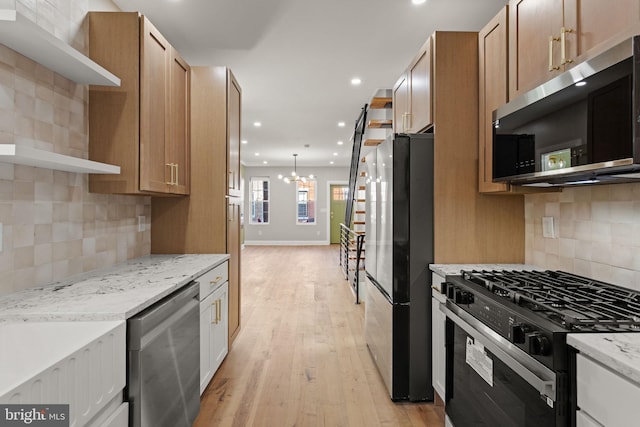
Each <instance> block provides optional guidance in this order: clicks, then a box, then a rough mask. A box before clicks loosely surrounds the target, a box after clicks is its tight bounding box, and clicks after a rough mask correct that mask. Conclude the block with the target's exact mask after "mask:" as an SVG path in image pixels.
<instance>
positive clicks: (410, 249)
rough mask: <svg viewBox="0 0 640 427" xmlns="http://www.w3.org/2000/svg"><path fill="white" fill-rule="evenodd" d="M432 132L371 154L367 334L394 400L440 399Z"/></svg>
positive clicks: (392, 140) (390, 142)
mask: <svg viewBox="0 0 640 427" xmlns="http://www.w3.org/2000/svg"><path fill="white" fill-rule="evenodd" d="M433 159H434V138H433V134H415V135H407V134H395V135H391V136H389V137H388V138H387V139H386V140H385V141H384V142H383V143H381V144H380V145H378V146H377V147H376V149H375V151H372V152H370V153H369V154H368V155H366V156H365V165H366V168H367V179H366V192H367V193H366V202H365V203H366V216H367V221H366V236H365V270H366V279H365V286H366V291H365V339H366V342H367V346H368V347H369V351H370V353H371V356H372V357H373V359H374V361H375V362H376V365H377V367H378V370H379V372H380V374H381V376H382V378H383V380H384V382H385V385H386V386H387V389H388V391H389V395H390V397H391V399H392V400H411V401H424V400H433V387H432V382H431V362H432V361H431V359H432V358H431V275H430V274H429V264H432V263H433V261H434V259H433V252H434V250H433V186H434V184H433V167H434V163H433V161H434V160H433Z"/></svg>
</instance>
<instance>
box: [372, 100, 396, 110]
mask: <svg viewBox="0 0 640 427" xmlns="http://www.w3.org/2000/svg"><path fill="white" fill-rule="evenodd" d="M392 105H393V104H392V98H386V97H374V98H371V103H370V104H369V108H375V109H380V108H391V107H392Z"/></svg>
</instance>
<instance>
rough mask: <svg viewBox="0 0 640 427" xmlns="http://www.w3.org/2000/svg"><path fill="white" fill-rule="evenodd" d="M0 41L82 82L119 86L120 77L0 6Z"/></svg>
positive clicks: (22, 17) (15, 12)
mask: <svg viewBox="0 0 640 427" xmlns="http://www.w3.org/2000/svg"><path fill="white" fill-rule="evenodd" d="M0 43H2V44H4V45H5V46H7V47H9V48H11V49H13V50H15V51H16V52H18V53H20V54H22V55H24V56H26V57H28V58H31V59H32V60H34V61H35V62H37V63H39V64H42V65H44V66H45V67H47V68H49V69H50V70H52V71H54V72H56V73H58V74H60V75H62V76H64V77H66V78H68V79H69V80H73V81H74V82H77V83H81V84H92V85H101V86H120V79H119V78H118V77H116V76H115V75H113V74H111V73H110V72H109V71H107V70H105V69H104V68H103V67H101V66H100V65H99V64H97V63H95V62H94V61H92V60H91V59H89V57H87V56H86V55H84V54H82V53H80V52H78V51H77V50H76V49H74V48H73V47H71V46H69V45H68V44H67V43H65V42H64V41H62V40H60V39H59V38H57V37H56V36H55V35H53V34H51V33H50V32H48V31H47V30H45V29H44V28H42V27H40V26H38V25H37V24H36V23H35V22H33V21H31V20H30V19H29V18H27V17H26V16H24V15H22V14H21V13H20V12H18V11H16V10H15V9H7V8H4V9H0Z"/></svg>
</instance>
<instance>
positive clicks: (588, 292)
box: [462, 270, 640, 330]
mask: <svg viewBox="0 0 640 427" xmlns="http://www.w3.org/2000/svg"><path fill="white" fill-rule="evenodd" d="M462 276H463V278H464V279H466V280H468V281H470V282H473V283H475V284H477V285H479V286H482V287H484V288H486V289H487V290H488V291H489V292H491V293H493V294H495V295H497V296H498V297H502V298H505V299H508V300H511V301H512V302H514V303H516V304H518V305H520V306H522V307H525V308H527V309H529V310H532V311H534V312H537V313H540V314H544V315H546V316H547V318H548V319H549V320H551V321H553V322H555V323H557V324H559V325H561V326H563V327H565V328H567V329H572V330H625V329H628V330H631V329H633V330H636V329H640V293H638V292H634V291H632V290H630V289H625V288H622V287H619V286H615V285H612V284H609V283H605V282H600V281H597V280H592V279H589V278H586V277H582V276H577V275H575V274H571V273H566V272H562V271H549V270H547V271H514V270H503V271H494V270H491V271H487V270H482V271H478V270H473V271H463V272H462Z"/></svg>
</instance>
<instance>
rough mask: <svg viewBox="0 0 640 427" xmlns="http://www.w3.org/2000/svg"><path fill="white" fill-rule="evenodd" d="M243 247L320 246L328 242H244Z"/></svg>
mask: <svg viewBox="0 0 640 427" xmlns="http://www.w3.org/2000/svg"><path fill="white" fill-rule="evenodd" d="M244 244H245V246H322V245H329V241H328V240H273V241H268V240H245V242H244Z"/></svg>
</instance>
